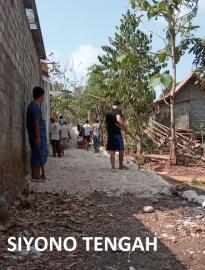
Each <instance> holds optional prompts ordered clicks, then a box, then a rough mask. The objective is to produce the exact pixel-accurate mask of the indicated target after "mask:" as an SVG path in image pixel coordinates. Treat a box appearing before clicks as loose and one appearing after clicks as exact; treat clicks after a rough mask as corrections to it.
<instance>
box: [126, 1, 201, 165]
mask: <svg viewBox="0 0 205 270" xmlns="http://www.w3.org/2000/svg"><path fill="white" fill-rule="evenodd" d="M130 2H131V3H132V5H133V7H135V8H137V12H141V13H142V12H144V13H145V14H146V15H147V18H148V19H149V20H150V19H155V20H157V19H158V18H159V17H161V18H163V19H164V21H165V22H166V35H165V36H163V34H162V35H159V34H157V35H158V36H160V37H161V38H162V40H163V42H164V45H165V46H164V48H163V49H162V50H161V51H160V52H158V53H157V55H158V57H159V59H160V61H162V62H164V61H167V60H168V59H170V60H171V64H172V79H173V81H172V88H171V92H170V118H171V145H170V163H171V164H173V165H174V164H176V138H175V114H174V106H175V104H174V95H175V90H176V72H177V69H176V65H177V63H178V62H179V61H180V58H181V56H182V55H183V54H184V53H185V51H186V50H187V49H188V48H189V45H190V43H191V40H192V39H193V35H192V31H193V30H195V29H196V28H197V26H194V25H193V24H192V20H193V18H194V17H195V16H196V14H197V10H198V0H161V1H156V0H150V1H147V0H130ZM182 11H183V12H182ZM184 11H185V12H184ZM142 16H143V15H142ZM152 32H154V31H152Z"/></svg>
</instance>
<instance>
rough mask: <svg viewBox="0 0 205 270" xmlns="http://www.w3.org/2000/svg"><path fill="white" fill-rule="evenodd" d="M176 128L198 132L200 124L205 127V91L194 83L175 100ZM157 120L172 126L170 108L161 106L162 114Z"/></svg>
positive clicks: (157, 116)
mask: <svg viewBox="0 0 205 270" xmlns="http://www.w3.org/2000/svg"><path fill="white" fill-rule="evenodd" d="M175 118H176V128H180V129H194V130H198V129H199V126H200V124H204V125H205V91H204V90H202V89H200V87H199V86H198V85H195V83H194V82H192V83H190V84H189V85H187V87H186V88H185V89H184V90H183V91H181V92H180V93H179V94H177V96H176V98H175ZM156 120H157V121H159V122H161V123H162V124H165V125H167V126H170V115H169V107H168V106H167V105H165V104H164V105H160V113H159V114H157V115H156Z"/></svg>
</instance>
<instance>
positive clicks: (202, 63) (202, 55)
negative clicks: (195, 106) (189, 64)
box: [190, 38, 205, 84]
mask: <svg viewBox="0 0 205 270" xmlns="http://www.w3.org/2000/svg"><path fill="white" fill-rule="evenodd" d="M192 44H193V46H192V48H191V50H190V53H193V54H194V55H195V59H194V62H193V64H194V65H195V66H196V68H197V73H198V74H199V80H200V81H202V83H203V84H204V82H203V81H204V80H205V38H195V39H193V41H192Z"/></svg>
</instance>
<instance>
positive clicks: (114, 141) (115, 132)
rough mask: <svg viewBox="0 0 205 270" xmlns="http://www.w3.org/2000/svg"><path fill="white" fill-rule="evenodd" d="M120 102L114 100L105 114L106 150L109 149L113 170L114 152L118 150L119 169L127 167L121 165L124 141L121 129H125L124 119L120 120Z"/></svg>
mask: <svg viewBox="0 0 205 270" xmlns="http://www.w3.org/2000/svg"><path fill="white" fill-rule="evenodd" d="M120 105H121V103H120V102H119V101H118V100H114V101H113V103H112V110H111V111H110V112H108V113H107V114H106V124H107V133H108V141H107V151H110V160H111V166H112V169H113V170H115V153H116V151H119V169H120V170H124V169H127V168H126V167H125V166H124V165H123V158H124V143H123V137H122V132H121V130H124V131H126V127H125V124H124V121H123V120H122V112H121V110H120Z"/></svg>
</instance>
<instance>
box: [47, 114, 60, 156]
mask: <svg viewBox="0 0 205 270" xmlns="http://www.w3.org/2000/svg"><path fill="white" fill-rule="evenodd" d="M49 133H50V140H51V145H52V149H53V156H54V157H56V153H57V154H58V157H59V158H60V157H61V149H60V135H61V126H60V125H59V123H58V119H57V117H55V118H53V119H52V121H51V125H50V130H49Z"/></svg>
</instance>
